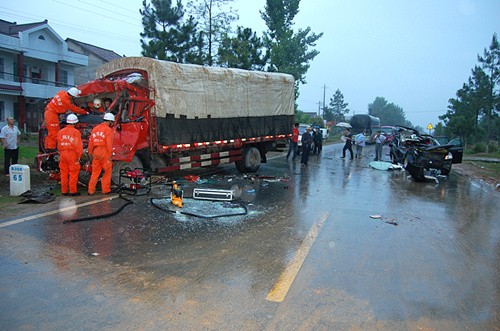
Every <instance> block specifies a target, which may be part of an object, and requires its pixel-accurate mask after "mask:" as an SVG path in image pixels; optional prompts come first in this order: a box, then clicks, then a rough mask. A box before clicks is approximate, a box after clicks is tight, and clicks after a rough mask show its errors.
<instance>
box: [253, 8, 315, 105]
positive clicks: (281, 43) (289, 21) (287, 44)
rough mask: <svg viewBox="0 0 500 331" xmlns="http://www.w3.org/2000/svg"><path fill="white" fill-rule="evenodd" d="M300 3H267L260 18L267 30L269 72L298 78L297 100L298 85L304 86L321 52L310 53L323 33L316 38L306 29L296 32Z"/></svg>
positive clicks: (309, 29)
mask: <svg viewBox="0 0 500 331" xmlns="http://www.w3.org/2000/svg"><path fill="white" fill-rule="evenodd" d="M299 4H300V0H266V5H265V7H264V11H261V12H260V14H261V16H262V19H263V20H264V22H265V23H266V26H267V28H268V30H267V31H266V32H265V34H264V44H265V45H266V48H267V52H268V54H269V57H270V62H269V67H268V70H269V71H275V72H282V73H287V74H291V75H292V76H293V77H294V78H295V84H296V85H295V97H296V98H297V97H298V95H299V88H298V84H299V83H302V84H305V83H306V80H305V74H306V73H307V70H308V69H309V67H310V64H309V62H310V61H312V60H313V59H314V58H315V57H316V56H317V55H318V54H319V51H317V50H315V49H312V50H311V49H310V47H314V46H316V44H315V43H316V41H317V40H318V39H319V38H321V36H322V35H323V33H320V34H315V33H313V32H311V28H310V27H307V28H306V29H304V30H302V29H299V30H298V31H297V32H294V30H293V29H292V26H293V19H294V18H295V15H297V13H298V12H299Z"/></svg>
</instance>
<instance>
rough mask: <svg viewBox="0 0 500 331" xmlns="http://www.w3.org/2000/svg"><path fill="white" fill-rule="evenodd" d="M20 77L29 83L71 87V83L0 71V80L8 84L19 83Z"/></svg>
mask: <svg viewBox="0 0 500 331" xmlns="http://www.w3.org/2000/svg"><path fill="white" fill-rule="evenodd" d="M21 77H22V83H31V84H40V85H47V86H57V87H63V88H64V87H68V88H69V87H72V86H73V85H69V84H66V83H63V82H55V81H51V80H45V79H41V78H32V77H28V76H19V75H14V74H12V73H8V72H0V82H3V83H6V84H8V83H9V82H14V83H20V81H21Z"/></svg>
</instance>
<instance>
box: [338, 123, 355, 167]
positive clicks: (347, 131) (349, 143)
mask: <svg viewBox="0 0 500 331" xmlns="http://www.w3.org/2000/svg"><path fill="white" fill-rule="evenodd" d="M343 137H344V139H345V144H344V148H342V156H341V159H345V151H349V153H351V160H352V159H353V158H354V155H353V152H352V133H351V129H349V128H346V129H345V131H344V135H343Z"/></svg>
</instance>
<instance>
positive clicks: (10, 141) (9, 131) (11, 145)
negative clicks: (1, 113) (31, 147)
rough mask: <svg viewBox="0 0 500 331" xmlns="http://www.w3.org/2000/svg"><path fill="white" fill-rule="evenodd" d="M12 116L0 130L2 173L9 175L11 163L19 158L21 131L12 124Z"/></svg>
mask: <svg viewBox="0 0 500 331" xmlns="http://www.w3.org/2000/svg"><path fill="white" fill-rule="evenodd" d="M14 123H15V120H14V117H12V116H10V117H8V118H7V125H6V126H4V127H3V128H2V131H0V138H1V139H2V145H3V157H4V173H5V175H6V176H8V175H9V168H10V165H11V164H16V163H17V160H18V158H19V144H20V143H21V131H19V129H18V128H17V126H15V125H14Z"/></svg>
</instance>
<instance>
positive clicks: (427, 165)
mask: <svg viewBox="0 0 500 331" xmlns="http://www.w3.org/2000/svg"><path fill="white" fill-rule="evenodd" d="M390 147H391V150H390V156H391V161H392V162H393V163H395V164H397V163H401V164H403V167H404V168H405V169H406V170H407V171H408V172H409V173H410V175H411V176H412V177H413V178H414V179H415V180H417V181H423V180H424V179H425V172H426V171H428V172H432V174H441V175H448V174H449V173H450V171H451V166H452V164H453V163H461V162H462V154H463V148H462V147H461V146H454V145H451V144H444V145H443V144H440V143H439V142H438V140H436V139H435V138H434V137H433V136H430V135H422V134H419V133H418V131H416V130H414V129H412V128H407V127H397V130H396V137H395V139H394V141H393V142H392V143H391V144H390Z"/></svg>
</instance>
